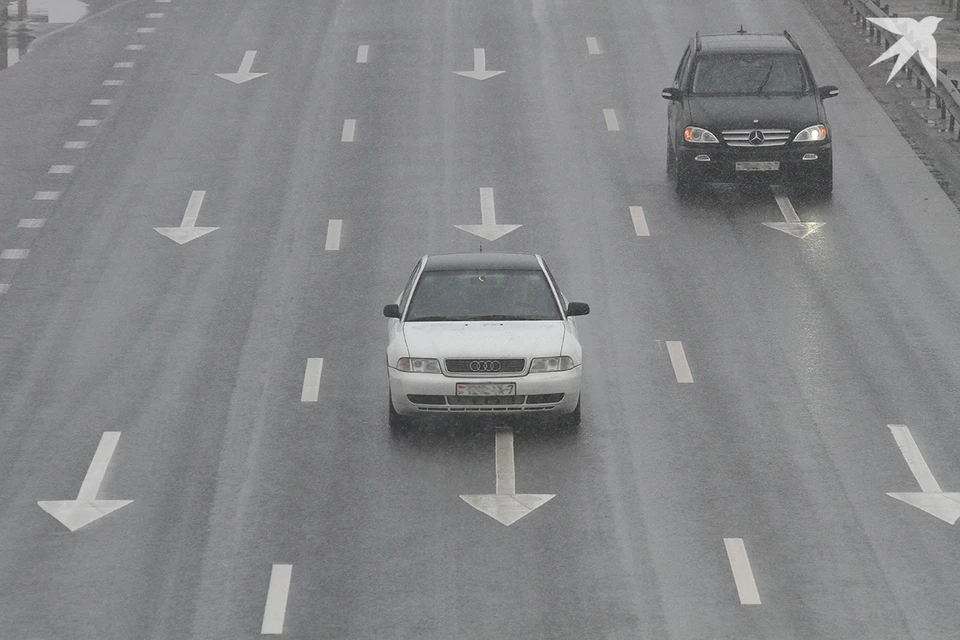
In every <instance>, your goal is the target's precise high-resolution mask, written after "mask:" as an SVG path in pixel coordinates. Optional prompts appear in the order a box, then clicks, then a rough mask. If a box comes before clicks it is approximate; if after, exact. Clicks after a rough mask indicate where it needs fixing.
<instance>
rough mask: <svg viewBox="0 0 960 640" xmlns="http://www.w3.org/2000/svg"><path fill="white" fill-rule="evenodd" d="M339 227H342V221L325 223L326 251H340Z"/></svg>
mask: <svg viewBox="0 0 960 640" xmlns="http://www.w3.org/2000/svg"><path fill="white" fill-rule="evenodd" d="M341 227H343V220H331V221H330V222H328V223H327V246H326V250H327V251H339V250H340V229H341Z"/></svg>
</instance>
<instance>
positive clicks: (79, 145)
mask: <svg viewBox="0 0 960 640" xmlns="http://www.w3.org/2000/svg"><path fill="white" fill-rule="evenodd" d="M63 148H64V149H86V148H87V141H86V140H68V141H67V142H64V143H63Z"/></svg>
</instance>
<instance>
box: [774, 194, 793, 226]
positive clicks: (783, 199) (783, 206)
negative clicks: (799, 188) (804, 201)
mask: <svg viewBox="0 0 960 640" xmlns="http://www.w3.org/2000/svg"><path fill="white" fill-rule="evenodd" d="M773 198H774V200H776V201H777V206H778V207H780V213H782V214H783V219H784V220H786V221H787V222H800V216H798V215H797V211H796V209H794V208H793V203H791V202H790V198H788V197H787V196H783V195H776V194H775V195H774V196H773Z"/></svg>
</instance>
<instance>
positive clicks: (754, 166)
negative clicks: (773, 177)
mask: <svg viewBox="0 0 960 640" xmlns="http://www.w3.org/2000/svg"><path fill="white" fill-rule="evenodd" d="M779 170H780V163H779V162H738V163H737V171H779Z"/></svg>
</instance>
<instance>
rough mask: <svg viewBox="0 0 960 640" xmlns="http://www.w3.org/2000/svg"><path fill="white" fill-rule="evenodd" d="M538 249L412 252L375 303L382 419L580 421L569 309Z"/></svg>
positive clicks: (575, 306)
mask: <svg viewBox="0 0 960 640" xmlns="http://www.w3.org/2000/svg"><path fill="white" fill-rule="evenodd" d="M588 313H590V307H589V306H588V305H587V304H586V303H583V302H567V299H566V298H565V297H564V295H563V294H562V293H561V292H560V289H559V287H558V286H557V282H556V280H555V279H554V277H553V275H552V274H551V273H550V269H548V268H547V265H546V263H545V262H544V261H543V258H541V257H540V256H539V255H527V254H517V253H458V254H447V255H427V256H424V257H423V258H421V260H420V262H419V263H417V266H416V268H415V269H414V270H413V273H412V274H411V275H410V280H409V281H408V282H407V286H406V287H404V289H403V292H402V293H401V294H400V297H399V298H397V301H396V302H395V303H394V304H388V305H386V306H385V307H384V308H383V315H384V316H386V317H387V318H389V320H388V329H387V334H388V338H387V373H388V376H389V380H390V397H389V423H390V426H391V427H394V428H397V427H402V426H407V425H409V423H410V421H411V420H412V419H413V417H414V416H418V415H424V414H428V413H434V414H463V413H471V414H482V413H494V412H505V413H512V414H536V413H539V414H552V415H554V416H556V417H557V420H558V421H559V422H560V423H562V424H564V425H569V426H575V425H577V424H579V423H580V376H581V363H582V355H581V350H580V341H579V339H578V338H577V324H576V321H575V319H574V317H575V316H582V315H586V314H588Z"/></svg>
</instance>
